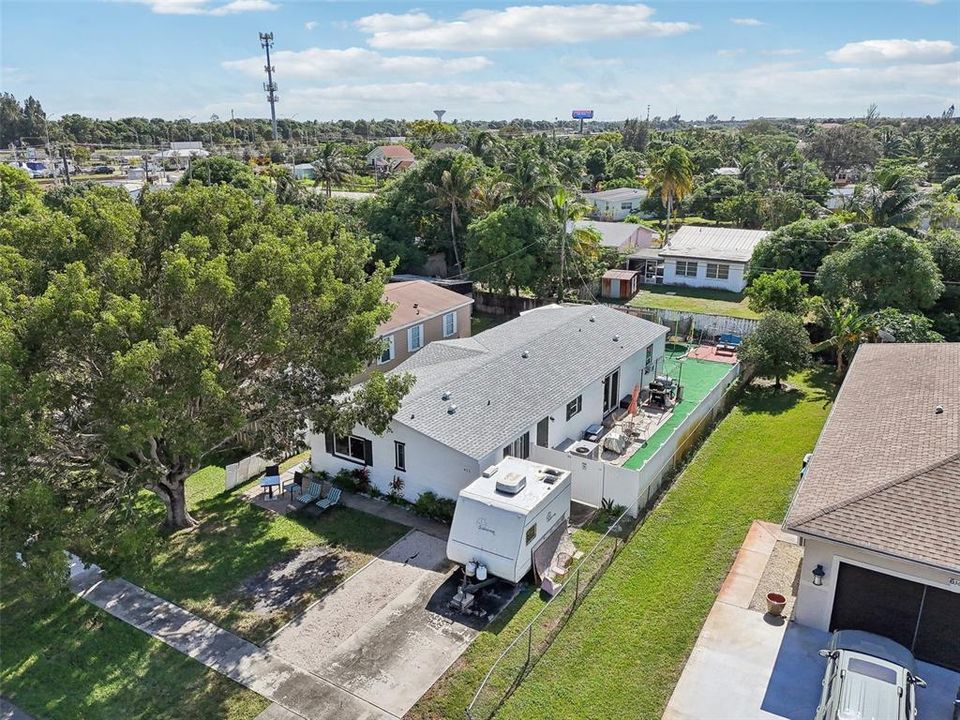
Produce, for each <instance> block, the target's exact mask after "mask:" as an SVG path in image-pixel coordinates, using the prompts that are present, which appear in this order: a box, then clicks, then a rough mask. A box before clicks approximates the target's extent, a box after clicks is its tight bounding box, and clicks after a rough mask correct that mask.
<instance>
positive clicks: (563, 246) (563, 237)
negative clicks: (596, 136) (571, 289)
mask: <svg viewBox="0 0 960 720" xmlns="http://www.w3.org/2000/svg"><path fill="white" fill-rule="evenodd" d="M581 122H583V121H582V120H581ZM572 230H573V221H572V220H567V221H566V222H565V223H564V224H563V230H562V231H561V234H560V292H559V293H557V302H560V303H562V302H563V296H564V295H566V289H567V287H566V286H567V276H566V261H567V233H569V232H571V231H572Z"/></svg>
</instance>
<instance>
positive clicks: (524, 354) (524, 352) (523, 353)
mask: <svg viewBox="0 0 960 720" xmlns="http://www.w3.org/2000/svg"><path fill="white" fill-rule="evenodd" d="M520 357H522V358H528V357H530V353H528V352H527V351H526V350H524V351H523V352H522V353H520Z"/></svg>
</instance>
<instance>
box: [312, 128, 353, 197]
mask: <svg viewBox="0 0 960 720" xmlns="http://www.w3.org/2000/svg"><path fill="white" fill-rule="evenodd" d="M313 169H314V170H315V171H316V179H315V180H314V184H315V185H316V186H317V187H319V186H320V183H323V184H324V186H325V187H326V189H327V197H330V195H331V193H332V192H333V184H334V183H341V182H343V181H344V180H346V179H347V178H348V177H350V174H351V173H350V164H349V163H348V162H347V159H346V158H345V157H344V156H343V153H342V152H341V151H340V148H339V147H338V146H337V145H334V144H333V143H329V142H328V143H326V144H325V145H324V146H323V149H322V150H321V151H320V157H318V158H317V159H316V160H314V161H313Z"/></svg>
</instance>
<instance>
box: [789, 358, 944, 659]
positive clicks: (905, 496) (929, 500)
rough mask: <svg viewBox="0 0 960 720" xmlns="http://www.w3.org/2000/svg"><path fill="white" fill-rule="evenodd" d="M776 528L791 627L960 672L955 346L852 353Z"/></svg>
mask: <svg viewBox="0 0 960 720" xmlns="http://www.w3.org/2000/svg"><path fill="white" fill-rule="evenodd" d="M783 527H784V529H785V530H787V531H789V532H792V533H796V534H797V535H798V536H799V537H800V539H801V543H802V545H803V563H802V565H801V568H800V582H799V591H798V593H797V600H796V605H795V607H794V616H795V619H796V620H797V622H799V623H802V624H804V625H809V626H812V627H815V628H819V629H822V630H828V631H832V630H836V629H855V630H866V631H868V632H873V633H877V634H880V635H883V636H885V637H889V638H891V639H892V640H895V641H897V642H899V643H901V644H902V645H905V646H906V647H907V648H909V649H910V650H911V651H912V652H913V653H914V655H915V656H916V657H917V658H918V659H920V660H925V661H927V662H931V663H934V664H937V665H942V666H944V667H948V668H951V669H953V670H960V343H928V344H924V343H918V344H895V343H889V344H871V345H862V346H861V347H860V348H859V349H858V350H857V354H856V356H855V357H854V360H853V363H852V364H851V365H850V368H849V370H848V372H847V377H846V379H845V380H844V382H843V386H842V387H841V388H840V393H839V395H838V396H837V399H836V402H835V403H834V405H833V409H832V410H831V411H830V416H829V418H828V419H827V423H826V425H825V426H824V428H823V431H822V432H821V433H820V438H819V440H818V441H817V444H816V447H815V449H814V451H813V454H812V456H811V457H810V460H809V462H808V463H807V465H806V467H805V469H804V471H803V473H802V479H801V481H800V485H799V487H798V488H797V491H796V495H795V496H794V498H793V503H792V505H791V506H790V510H789V512H788V514H787V517H786V520H785V521H784V523H783Z"/></svg>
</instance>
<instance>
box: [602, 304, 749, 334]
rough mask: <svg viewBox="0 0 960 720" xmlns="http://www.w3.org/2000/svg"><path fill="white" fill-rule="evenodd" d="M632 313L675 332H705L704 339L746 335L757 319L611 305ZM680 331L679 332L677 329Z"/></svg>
mask: <svg viewBox="0 0 960 720" xmlns="http://www.w3.org/2000/svg"><path fill="white" fill-rule="evenodd" d="M610 307H614V308H616V309H618V310H621V311H623V312H625V313H629V314H630V315H635V316H637V317H641V318H643V319H644V320H649V321H650V322H655V323H657V324H658V325H665V326H666V327H668V328H670V329H671V330H673V331H674V334H678V335H686V334H692V335H694V336H699V335H700V333H703V334H704V339H707V338H708V337H709V336H712V335H740V336H741V337H745V336H747V335H749V334H750V333H752V332H753V330H754V328H756V326H757V321H756V320H753V319H751V318H738V317H729V316H727V315H708V314H706V313H691V312H681V311H679V310H661V309H659V308H639V307H631V306H628V305H611V306H610ZM678 330H679V331H680V332H677V331H678Z"/></svg>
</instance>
